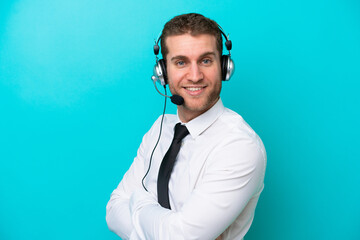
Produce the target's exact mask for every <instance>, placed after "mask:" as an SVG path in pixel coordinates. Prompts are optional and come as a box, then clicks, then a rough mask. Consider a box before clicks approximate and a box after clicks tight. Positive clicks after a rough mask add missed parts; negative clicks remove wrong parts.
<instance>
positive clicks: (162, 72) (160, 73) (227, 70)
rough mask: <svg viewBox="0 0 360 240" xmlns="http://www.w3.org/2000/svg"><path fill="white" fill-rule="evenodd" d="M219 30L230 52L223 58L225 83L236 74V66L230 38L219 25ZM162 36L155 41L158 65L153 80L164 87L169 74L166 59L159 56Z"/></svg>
mask: <svg viewBox="0 0 360 240" xmlns="http://www.w3.org/2000/svg"><path fill="white" fill-rule="evenodd" d="M218 28H219V30H220V32H221V34H222V35H223V36H224V38H225V40H226V42H225V47H226V49H227V50H228V51H229V54H227V55H222V56H221V79H222V80H223V81H228V80H230V78H231V76H232V75H233V74H234V70H235V66H234V62H233V60H232V59H231V53H230V50H231V48H232V42H231V41H230V40H229V38H228V36H226V34H225V32H224V30H223V29H222V28H221V26H220V25H218ZM161 36H162V34H160V36H159V37H158V39H157V40H155V45H154V54H155V58H156V64H155V66H154V69H153V71H154V75H153V77H152V79H153V80H158V81H159V82H160V84H161V85H162V86H165V85H166V84H167V83H168V78H167V73H166V63H165V60H164V59H159V58H158V54H159V52H160V46H159V42H160V39H161Z"/></svg>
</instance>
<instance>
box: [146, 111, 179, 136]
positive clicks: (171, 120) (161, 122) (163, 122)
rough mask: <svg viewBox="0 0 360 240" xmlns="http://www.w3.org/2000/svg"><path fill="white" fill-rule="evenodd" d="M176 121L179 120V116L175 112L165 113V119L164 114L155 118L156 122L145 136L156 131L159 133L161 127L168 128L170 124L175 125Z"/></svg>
mask: <svg viewBox="0 0 360 240" xmlns="http://www.w3.org/2000/svg"><path fill="white" fill-rule="evenodd" d="M176 121H177V117H176V115H175V114H165V115H164V119H163V115H160V116H159V117H158V118H157V119H156V120H155V122H154V123H153V125H152V126H151V128H150V129H149V131H148V132H147V133H146V134H145V136H146V135H150V136H152V135H153V134H154V133H159V131H160V129H161V128H163V129H164V128H167V127H168V126H174V125H175V123H176Z"/></svg>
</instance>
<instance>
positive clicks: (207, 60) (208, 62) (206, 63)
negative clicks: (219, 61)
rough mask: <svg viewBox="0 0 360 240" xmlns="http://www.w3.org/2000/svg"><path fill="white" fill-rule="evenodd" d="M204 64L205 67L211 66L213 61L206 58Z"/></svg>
mask: <svg viewBox="0 0 360 240" xmlns="http://www.w3.org/2000/svg"><path fill="white" fill-rule="evenodd" d="M202 63H203V64H205V65H209V64H211V63H212V60H211V59H210V58H204V59H203V60H202Z"/></svg>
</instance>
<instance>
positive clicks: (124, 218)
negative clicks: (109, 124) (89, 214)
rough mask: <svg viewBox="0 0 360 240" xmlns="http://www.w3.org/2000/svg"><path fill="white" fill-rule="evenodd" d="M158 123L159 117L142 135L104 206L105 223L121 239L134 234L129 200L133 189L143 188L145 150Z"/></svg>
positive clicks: (128, 237)
mask: <svg viewBox="0 0 360 240" xmlns="http://www.w3.org/2000/svg"><path fill="white" fill-rule="evenodd" d="M158 124H159V119H158V120H157V121H156V122H155V123H154V125H153V126H152V127H151V129H150V130H149V131H148V132H147V133H146V134H145V135H144V137H143V139H142V142H141V144H140V147H139V149H138V151H137V156H136V157H135V159H134V161H133V163H132V164H131V166H130V168H129V170H128V171H127V172H126V173H125V175H124V177H123V179H122V180H121V182H120V183H119V185H118V186H117V188H116V189H115V190H114V191H113V192H112V194H111V196H110V200H109V202H108V204H107V206H106V222H107V225H108V227H109V229H110V230H111V231H113V232H114V233H116V234H117V235H118V236H120V237H121V238H122V239H130V237H131V236H134V235H136V234H134V233H133V230H134V226H133V223H132V216H131V214H130V208H129V200H130V197H131V195H132V193H133V192H134V191H137V190H139V189H142V188H143V186H142V178H143V177H144V174H145V167H146V166H145V165H146V163H147V162H148V161H146V159H145V155H146V150H147V149H148V148H149V144H151V143H152V141H151V139H153V138H154V137H153V134H155V132H156V130H155V129H156V128H157V125H158ZM155 135H156V134H155ZM155 135H154V136H155Z"/></svg>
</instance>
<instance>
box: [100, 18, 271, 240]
mask: <svg viewBox="0 0 360 240" xmlns="http://www.w3.org/2000/svg"><path fill="white" fill-rule="evenodd" d="M161 51H162V55H163V57H164V61H165V64H166V70H165V71H166V74H167V82H168V84H169V88H170V91H171V93H172V94H176V95H179V96H181V97H182V98H183V99H184V103H183V104H182V105H179V106H178V111H177V115H170V114H169V115H165V117H164V120H163V124H162V121H161V118H159V119H158V120H157V121H156V122H155V123H154V125H153V126H152V127H151V129H150V130H149V132H147V133H146V134H145V136H144V138H143V141H142V143H141V145H140V147H139V150H138V153H137V156H136V158H135V159H134V162H133V163H132V165H131V167H130V169H129V170H128V171H127V172H126V174H125V175H124V177H123V179H122V181H121V182H120V184H119V186H118V187H117V188H116V189H115V190H114V192H113V193H112V194H111V198H110V201H109V203H108V205H107V208H106V210H107V212H106V220H107V224H108V226H109V229H110V230H112V231H114V232H115V233H116V234H118V235H119V236H120V237H121V238H123V239H161V240H167V239H223V240H224V239H242V238H243V237H244V235H245V234H246V233H247V231H248V230H249V228H250V225H251V223H252V220H253V218H254V212H255V207H256V204H257V201H258V198H259V195H260V193H261V191H262V189H263V180H264V175H265V167H266V153H265V149H264V146H263V144H262V142H261V140H260V138H259V137H258V136H257V135H256V133H255V132H254V131H253V130H252V129H251V128H250V127H249V126H248V125H247V124H246V122H245V121H244V120H243V119H242V117H241V116H240V115H238V114H237V113H235V112H233V111H231V110H229V109H227V108H225V107H224V106H223V104H222V101H221V99H220V91H221V86H222V82H221V79H222V67H221V64H222V63H221V59H222V36H221V31H220V29H219V27H218V25H217V23H215V22H214V21H212V20H210V19H208V18H206V17H204V16H202V15H200V14H184V15H180V16H176V17H174V18H173V19H171V20H170V21H169V22H168V23H166V25H165V26H164V29H163V32H162V36H161ZM177 123H181V125H185V126H186V128H185V127H181V128H183V129H185V130H184V131H186V133H185V134H184V136H182V137H183V139H182V140H181V139H177V138H176V137H174V131H175V135H176V134H177V133H176V132H177V131H178V130H177V129H178V128H180V126H181V125H180V124H178V125H177ZM161 125H162V130H160V128H161ZM175 125H176V126H175ZM174 127H175V130H174ZM160 131H162V135H161V138H160V141H159V144H158V146H157V147H156V145H157V143H156V142H157V139H158V134H159V132H160ZM173 138H174V139H173ZM172 139H173V142H176V141H177V143H178V144H179V145H178V148H180V149H179V150H178V152H177V153H175V155H173V158H174V160H173V161H174V162H175V163H174V166H172V167H170V170H169V173H170V174H171V175H170V174H168V176H167V177H169V176H170V179H167V180H164V179H166V177H165V178H164V177H162V175H163V173H162V171H163V170H164V168H165V167H164V166H163V165H166V164H165V161H170V160H165V159H168V158H170V157H167V155H168V153H167V152H171V151H172V150H170V149H172V148H173V146H172V145H173V143H172ZM154 149H155V150H154ZM168 149H169V150H168ZM170 155H171V154H170ZM150 159H151V160H150ZM162 162H163V163H162ZM147 172H148V173H147ZM165 175H166V174H165ZM144 176H146V177H145V180H144V187H143V186H142V179H143V178H144ZM167 181H169V182H167ZM145 186H146V190H145V189H144V188H145ZM164 186H165V190H163V187H164ZM167 191H168V192H167ZM163 197H165V200H164V199H163ZM159 202H160V203H159Z"/></svg>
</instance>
